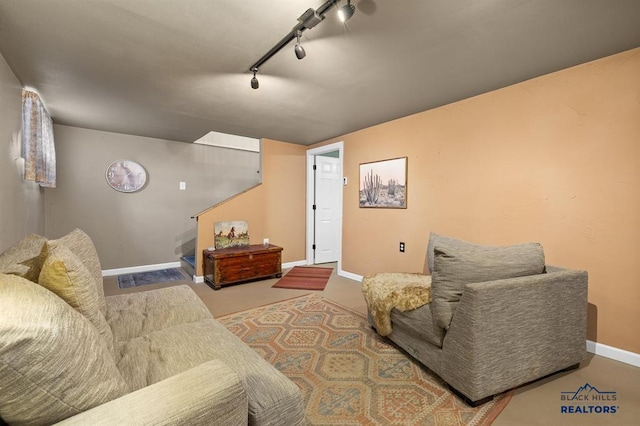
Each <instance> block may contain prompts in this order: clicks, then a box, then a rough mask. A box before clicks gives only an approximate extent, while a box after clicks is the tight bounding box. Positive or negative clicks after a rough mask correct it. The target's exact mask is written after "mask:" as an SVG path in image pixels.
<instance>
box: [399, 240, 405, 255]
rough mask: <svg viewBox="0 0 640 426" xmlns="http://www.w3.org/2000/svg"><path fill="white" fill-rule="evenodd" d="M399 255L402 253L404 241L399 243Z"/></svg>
mask: <svg viewBox="0 0 640 426" xmlns="http://www.w3.org/2000/svg"><path fill="white" fill-rule="evenodd" d="M400 253H404V241H400Z"/></svg>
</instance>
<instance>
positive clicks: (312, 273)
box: [273, 266, 333, 290]
mask: <svg viewBox="0 0 640 426" xmlns="http://www.w3.org/2000/svg"><path fill="white" fill-rule="evenodd" d="M332 272H333V268H316V267H312V266H294V267H293V269H292V270H290V271H289V272H287V274H286V275H285V276H284V277H282V278H280V280H279V281H278V282H277V283H275V284H274V285H273V288H293V289H298V290H324V287H325V286H326V285H327V281H329V277H330V276H331V273H332Z"/></svg>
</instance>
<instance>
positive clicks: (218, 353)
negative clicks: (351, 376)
mask: <svg viewBox="0 0 640 426" xmlns="http://www.w3.org/2000/svg"><path fill="white" fill-rule="evenodd" d="M117 351H118V352H119V353H120V358H119V359H120V361H119V362H118V368H119V369H120V371H121V373H122V376H123V377H124V378H125V379H126V380H127V383H128V385H129V387H130V388H131V389H132V390H136V389H140V388H143V387H145V386H149V385H151V384H153V383H157V382H159V381H161V380H164V379H166V378H168V377H171V376H174V375H176V374H178V373H181V372H183V371H186V370H188V369H190V368H193V367H195V366H197V365H200V364H202V363H204V362H207V361H209V360H214V359H219V360H221V361H223V362H224V363H225V364H226V365H227V366H228V367H229V368H230V369H231V370H232V371H234V372H235V373H236V374H238V376H239V377H240V379H241V380H242V381H243V383H244V386H245V389H246V392H247V397H248V400H249V424H255V425H257V424H265V425H266V424H279V425H281V424H298V423H296V422H293V421H291V422H289V423H287V419H300V418H303V417H304V414H303V413H302V409H303V407H304V405H303V403H302V401H301V393H300V389H299V388H298V387H297V386H296V384H295V383H293V382H292V381H291V380H289V379H288V378H286V377H285V376H284V375H283V374H282V373H281V372H279V371H278V370H276V369H275V368H274V367H273V365H271V364H269V362H267V361H266V360H265V359H264V358H262V357H261V356H259V355H258V354H256V352H255V350H253V349H252V348H251V347H249V346H248V345H246V344H245V343H244V342H242V340H240V339H239V338H238V337H237V336H236V335H234V334H233V333H232V332H230V331H229V330H227V329H226V327H225V326H224V325H222V324H221V323H220V322H219V321H216V320H215V319H213V318H210V319H204V320H201V321H198V322H193V323H189V324H182V325H176V326H173V327H169V328H166V329H164V330H160V331H156V332H153V333H149V334H146V335H144V336H141V337H137V338H135V339H131V340H130V341H129V342H126V343H125V342H119V343H118V344H117Z"/></svg>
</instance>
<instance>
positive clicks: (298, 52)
mask: <svg viewBox="0 0 640 426" xmlns="http://www.w3.org/2000/svg"><path fill="white" fill-rule="evenodd" d="M301 35H302V31H300V30H298V31H297V32H296V38H297V39H298V41H297V42H296V47H294V48H293V51H294V52H296V58H298V59H302V58H304V57H305V56H307V52H305V51H304V47H302V45H301V44H300V36H301Z"/></svg>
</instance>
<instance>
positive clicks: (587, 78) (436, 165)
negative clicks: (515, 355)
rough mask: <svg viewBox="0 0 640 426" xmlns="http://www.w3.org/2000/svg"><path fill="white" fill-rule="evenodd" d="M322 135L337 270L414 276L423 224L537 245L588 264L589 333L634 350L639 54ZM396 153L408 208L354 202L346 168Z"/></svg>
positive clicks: (637, 337)
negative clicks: (331, 183)
mask: <svg viewBox="0 0 640 426" xmlns="http://www.w3.org/2000/svg"><path fill="white" fill-rule="evenodd" d="M425 96H428V94H425ZM335 140H342V141H344V143H345V154H344V161H345V163H344V164H345V166H344V168H345V170H344V174H345V176H347V177H348V179H349V182H350V183H349V185H348V186H347V187H345V191H344V199H343V202H344V216H343V237H342V241H343V247H342V253H343V259H342V261H343V263H342V267H343V269H344V270H345V271H348V272H352V273H355V274H359V275H368V274H373V273H375V272H379V271H421V270H422V268H423V264H424V257H425V253H426V245H427V240H428V235H429V232H430V231H435V232H438V233H443V234H448V235H453V236H456V237H459V238H463V239H467V240H470V241H474V242H478V243H487V244H512V243H518V242H524V241H537V242H540V243H542V245H543V246H544V249H545V254H546V258H547V263H549V264H553V265H559V266H565V267H570V268H580V269H586V270H587V271H588V272H589V303H590V306H589V332H588V338H589V339H590V340H593V341H597V342H600V343H603V344H606V345H610V346H613V347H617V348H620V349H625V350H628V351H632V352H635V353H640V332H639V331H638V328H639V325H638V324H640V308H639V304H640V285H639V282H640V261H639V260H640V49H634V50H631V51H627V52H624V53H621V54H618V55H614V56H611V57H607V58H604V59H601V60H597V61H594V62H591V63H587V64H583V65H580V66H577V67H573V68H570V69H566V70H562V71H559V72H556V73H553V74H549V75H546V76H543V77H540V78H536V79H533V80H529V81H526V82H523V83H520V84H517V85H514V86H511V87H507V88H504V89H501V90H497V91H494V92H490V93H486V94H483V95H480V96H477V97H474V98H470V99H466V100H464V101H461V102H457V103H454V104H450V105H447V106H444V107H441V108H437V109H434V110H429V111H425V112H422V113H419V114H415V115H412V116H408V117H404V118H401V119H398V120H394V121H391V122H388V123H385V124H381V125H378V126H374V127H371V128H367V129H364V130H361V131H358V132H355V133H352V134H348V135H345V136H341V137H340V138H336V139H335ZM335 140H330V141H326V142H324V143H330V142H333V141H335ZM324 143H323V144H324ZM320 145H322V144H318V145H315V146H314V147H316V146H320ZM400 156H407V157H408V169H409V172H408V195H407V200H408V208H407V209H406V210H387V209H360V208H358V189H359V188H358V180H359V164H360V163H364V162H369V161H376V160H382V159H387V158H395V157H400ZM400 241H404V242H405V243H406V253H400V252H399V250H398V243H399V242H400ZM541 314H543V313H541Z"/></svg>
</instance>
